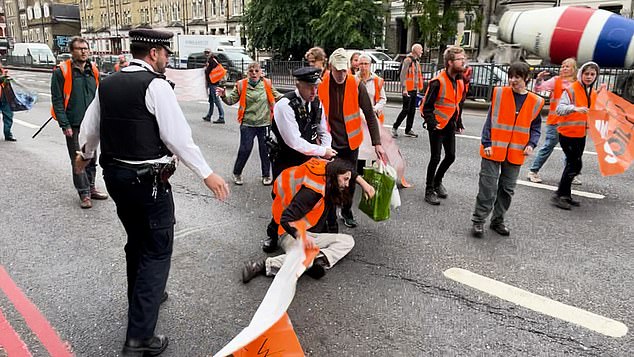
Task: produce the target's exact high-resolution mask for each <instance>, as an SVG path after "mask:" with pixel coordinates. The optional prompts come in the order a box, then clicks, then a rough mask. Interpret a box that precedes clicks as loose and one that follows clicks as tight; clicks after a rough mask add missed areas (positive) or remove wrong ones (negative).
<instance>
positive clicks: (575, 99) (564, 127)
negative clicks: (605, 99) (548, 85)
mask: <svg viewBox="0 0 634 357" xmlns="http://www.w3.org/2000/svg"><path fill="white" fill-rule="evenodd" d="M566 92H568V96H569V97H570V102H571V103H574V105H575V106H576V107H586V108H590V107H592V106H594V103H595V102H596V99H597V92H596V91H595V90H594V89H591V90H590V103H588V95H587V94H586V90H585V88H583V84H581V82H580V81H575V82H574V83H573V84H572V85H571V86H570V88H568V89H566ZM587 126H588V114H584V113H577V112H573V113H570V114H568V115H564V116H562V117H559V122H557V132H558V133H559V134H561V135H563V136H567V137H569V138H583V137H584V136H586V127H587Z"/></svg>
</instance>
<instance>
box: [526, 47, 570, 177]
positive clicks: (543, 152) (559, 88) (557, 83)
mask: <svg viewBox="0 0 634 357" xmlns="http://www.w3.org/2000/svg"><path fill="white" fill-rule="evenodd" d="M548 75H549V72H548V71H542V72H539V74H538V75H537V80H536V81H535V87H534V88H533V90H534V91H535V92H537V93H539V92H543V91H550V104H549V109H548V118H547V119H546V128H545V130H544V143H543V145H542V146H541V147H540V148H539V150H538V151H537V153H536V154H535V159H534V160H533V163H532V164H531V166H530V169H529V171H528V177H527V178H528V180H529V181H530V182H535V183H540V182H542V178H541V177H540V176H539V170H540V169H541V168H542V166H544V164H545V163H546V160H548V158H549V157H550V154H552V152H553V150H554V149H555V146H557V144H558V143H559V134H557V122H558V121H559V116H558V115H557V104H559V100H560V99H561V96H562V94H563V93H564V91H565V90H566V89H568V88H569V87H570V85H571V84H573V83H574V82H575V81H576V80H577V61H576V60H575V59H574V58H567V59H565V60H564V61H563V62H562V63H561V69H560V70H559V75H558V76H554V77H552V78H550V79H548V80H547V81H544V77H546V76H548ZM575 183H576V184H580V183H581V182H580V181H579V180H578V179H577V178H575V179H574V180H573V184H575Z"/></svg>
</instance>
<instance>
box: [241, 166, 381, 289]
mask: <svg viewBox="0 0 634 357" xmlns="http://www.w3.org/2000/svg"><path fill="white" fill-rule="evenodd" d="M355 176H356V175H355V174H354V166H353V165H351V164H350V162H348V161H347V160H343V159H340V158H336V159H334V160H333V161H326V160H323V159H317V158H313V159H310V160H308V161H307V162H306V163H304V164H302V165H299V166H295V167H291V168H288V169H286V170H284V171H282V173H281V174H280V175H279V176H278V177H277V179H275V183H274V184H273V194H274V196H275V197H274V199H273V205H272V207H271V210H272V211H273V219H274V220H275V221H276V222H277V223H278V224H279V225H280V226H279V234H280V237H279V244H280V246H281V247H282V249H283V250H284V251H285V252H286V250H287V248H288V247H289V246H290V245H292V244H293V240H294V239H301V235H300V232H298V230H297V229H296V228H295V227H293V222H296V221H300V222H303V223H304V224H305V225H306V227H307V228H309V229H308V234H307V237H306V238H307V239H306V240H305V247H306V248H309V249H310V248H312V247H313V246H317V247H318V248H319V254H318V255H317V257H316V258H315V260H314V261H313V264H312V266H311V267H309V268H308V269H307V270H306V274H307V275H308V276H310V277H312V278H315V279H319V278H321V277H322V276H324V274H325V270H327V269H330V268H332V267H333V266H334V265H335V264H336V263H337V262H338V261H339V260H340V259H341V258H343V257H344V256H346V254H348V252H350V250H352V247H353V246H354V239H353V238H352V236H350V235H348V234H343V233H320V232H324V231H325V225H326V222H325V221H326V215H327V211H328V210H329V209H334V207H335V206H337V205H341V204H345V203H346V202H348V201H351V200H352V196H351V195H350V191H349V190H348V187H349V186H350V184H351V183H353V182H354V180H355ZM366 185H367V187H365V188H367V191H366V195H368V196H369V197H372V196H374V193H375V192H374V189H373V188H372V186H370V185H369V184H367V183H366ZM331 207H332V208H331ZM285 258H286V255H285V254H282V255H278V256H275V257H271V258H266V259H260V260H255V261H249V262H246V263H245V265H244V268H243V269H242V281H243V282H244V283H248V282H249V281H250V280H251V279H253V278H254V277H255V276H257V275H260V274H266V275H268V276H272V275H275V274H276V273H277V272H278V270H279V269H280V267H281V266H282V264H283V263H284V259H285Z"/></svg>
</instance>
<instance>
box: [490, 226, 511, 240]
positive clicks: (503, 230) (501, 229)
mask: <svg viewBox="0 0 634 357" xmlns="http://www.w3.org/2000/svg"><path fill="white" fill-rule="evenodd" d="M489 228H491V229H492V230H494V231H495V232H496V233H497V234H499V235H501V236H505V237H506V236H509V235H511V230H510V229H509V228H508V227H507V226H506V225H505V224H504V223H495V224H493V223H492V224H491V225H490V226H489Z"/></svg>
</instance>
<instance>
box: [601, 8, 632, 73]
mask: <svg viewBox="0 0 634 357" xmlns="http://www.w3.org/2000/svg"><path fill="white" fill-rule="evenodd" d="M633 35H634V21H633V20H630V19H627V18H625V17H621V16H618V15H612V16H610V17H609V18H608V20H607V21H606V22H605V25H604V26H603V28H602V29H601V34H600V35H599V38H598V39H597V44H596V46H595V48H594V56H593V57H594V60H595V62H597V63H601V66H603V67H623V66H624V65H625V56H626V55H627V49H628V47H629V46H630V42H631V41H632V36H633Z"/></svg>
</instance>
